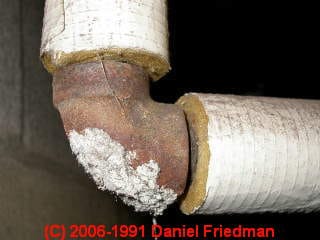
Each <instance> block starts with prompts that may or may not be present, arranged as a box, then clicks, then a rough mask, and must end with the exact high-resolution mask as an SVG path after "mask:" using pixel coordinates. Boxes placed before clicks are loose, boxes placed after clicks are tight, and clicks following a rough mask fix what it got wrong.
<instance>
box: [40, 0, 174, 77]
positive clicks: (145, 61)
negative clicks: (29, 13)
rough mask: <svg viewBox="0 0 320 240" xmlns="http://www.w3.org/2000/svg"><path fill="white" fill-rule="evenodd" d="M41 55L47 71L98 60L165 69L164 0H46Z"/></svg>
mask: <svg viewBox="0 0 320 240" xmlns="http://www.w3.org/2000/svg"><path fill="white" fill-rule="evenodd" d="M41 57H42V60H43V62H44V65H45V66H46V68H47V69H48V70H49V71H50V72H54V71H55V70H56V69H57V68H60V67H63V66H65V65H68V64H71V63H77V62H88V61H95V60H99V59H100V58H104V59H111V60H119V61H125V62H130V63H134V64H137V65H140V66H142V67H144V68H145V69H146V70H147V71H148V72H149V74H150V76H151V77H152V78H153V79H155V80H156V79H158V78H160V77H162V76H163V75H164V74H165V73H167V72H168V71H169V68H170V66H169V53H168V23H167V5H166V1H165V0H131V1H128V0H90V1H88V0H46V5H45V13H44V20H43V30H42V43H41Z"/></svg>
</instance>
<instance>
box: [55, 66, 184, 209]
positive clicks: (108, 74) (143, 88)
mask: <svg viewBox="0 0 320 240" xmlns="http://www.w3.org/2000/svg"><path fill="white" fill-rule="evenodd" d="M53 101H54V105H55V107H56V108H57V109H58V110H59V112H60V115H61V118H62V121H63V125H64V128H65V131H66V133H67V135H68V136H69V139H70V134H71V133H72V132H76V133H77V134H78V136H80V135H81V136H84V135H85V131H86V129H99V130H102V131H103V132H104V133H105V134H106V136H107V137H108V139H111V140H112V141H114V142H116V144H118V145H112V146H121V147H122V148H123V149H124V150H125V152H130V153H134V155H132V157H131V158H130V161H129V162H130V163H129V165H130V166H129V167H130V169H131V168H132V169H131V170H130V171H131V172H134V171H137V170H138V171H140V170H141V169H142V167H141V166H144V165H145V164H148V163H150V161H153V162H154V163H156V164H157V166H158V170H157V177H156V185H157V186H158V190H159V191H160V190H161V189H162V190H164V189H170V190H172V192H171V193H172V194H174V195H175V198H176V197H177V196H179V195H181V194H182V193H183V191H184V189H185V184H186V178H187V172H188V157H189V150H188V149H189V143H188V131H187V126H186V120H185V117H184V114H183V111H182V110H181V109H180V108H179V107H178V106H176V105H173V104H163V103H158V102H155V101H153V100H152V99H151V97H150V94H149V77H148V75H147V73H146V72H145V71H144V69H143V68H141V67H139V66H136V65H132V64H128V63H122V62H116V61H96V62H89V63H81V64H73V65H69V66H66V67H63V68H61V69H60V70H58V71H56V72H55V73H54V76H53ZM74 144H75V143H74ZM80 145H81V144H80ZM78 147H79V146H78ZM71 148H72V142H71ZM81 148H84V146H80V148H77V150H75V151H73V152H74V153H75V154H76V155H77V157H78V160H79V158H80V157H81V156H82V157H87V156H83V155H84V153H83V152H81ZM122 148H121V149H122ZM72 150H74V149H72ZM97 151H99V150H97V149H95V150H93V152H97ZM81 154H82V155H81ZM90 154H91V155H90V156H92V151H91V152H90ZM111 154H112V153H111ZM87 158H88V157H87ZM102 158H103V157H102ZM103 159H104V160H106V161H108V159H107V158H103ZM88 161H90V160H88ZM99 161H101V160H99ZM80 163H81V161H80ZM92 164H95V163H92ZM92 164H91V167H92ZM96 164H99V162H98V163H96ZM87 166H89V167H90V163H87ZM87 170H88V169H87ZM147 171H148V170H147ZM87 172H89V173H90V171H87ZM101 174H107V175H108V174H110V173H108V172H105V173H101ZM124 174H126V173H124ZM129 175H130V174H129ZM110 176H111V175H110ZM117 176H118V175H117ZM118 177H119V178H121V176H118ZM97 178H98V177H97ZM93 179H94V180H95V181H96V182H97V181H98V182H99V181H109V180H108V176H105V177H104V178H103V179H101V178H99V179H98V180H97V179H95V177H94V176H93ZM125 181H127V182H130V181H131V180H130V177H127V178H126V179H125ZM132 181H137V183H136V184H139V183H138V182H139V181H138V180H137V179H136V178H134V179H132ZM125 184H128V183H125ZM134 186H135V185H133V187H134ZM133 187H132V188H133ZM102 188H103V187H102ZM118 188H119V186H118ZM106 189H108V187H107V188H106ZM108 190H112V191H113V190H114V191H115V192H116V193H117V194H119V195H120V196H122V195H126V193H125V192H123V191H122V192H121V191H120V192H119V191H118V192H117V187H114V188H112V189H108ZM141 191H144V190H141ZM146 191H147V190H146ZM150 194H151V195H152V194H156V193H154V192H153V193H152V192H150V193H149V195H150ZM128 195H129V196H123V197H124V198H126V199H127V200H128V199H129V200H130V199H131V198H137V199H135V200H136V201H138V202H139V203H141V201H145V203H144V204H145V205H146V204H148V202H151V203H150V205H152V204H153V205H154V207H151V209H148V206H140V207H139V208H137V207H136V206H135V207H136V210H137V211H140V210H141V211H150V212H151V213H153V214H155V215H157V214H161V213H162V210H163V209H160V210H159V209H156V208H157V207H156V206H159V204H161V203H159V202H156V200H154V199H153V200H152V201H151V200H150V199H145V200H143V199H142V200H141V198H142V197H143V198H146V196H145V195H143V193H137V194H136V195H134V196H131V193H130V194H128ZM164 197H165V198H168V196H165V195H164ZM139 198H140V199H139ZM158 198H159V201H160V202H161V201H164V200H163V199H160V197H158ZM131 200H132V199H131ZM129 202H130V201H129ZM129 205H136V204H135V201H133V202H131V203H129Z"/></svg>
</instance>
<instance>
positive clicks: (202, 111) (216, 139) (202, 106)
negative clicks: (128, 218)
mask: <svg viewBox="0 0 320 240" xmlns="http://www.w3.org/2000/svg"><path fill="white" fill-rule="evenodd" d="M178 104H179V105H180V106H181V107H182V108H183V109H184V111H185V113H186V116H187V120H188V124H189V129H190V135H191V148H192V149H191V151H192V156H191V158H192V160H191V161H192V163H191V165H192V169H191V172H192V173H191V186H190V187H189V189H188V190H187V192H186V196H185V198H184V199H183V200H182V203H181V210H182V211H183V212H184V213H186V214H221V213H255V212H292V211H304V212H309V211H313V210H319V209H320V101H316V100H298V99H277V98H265V97H242V96H233V95H214V94H188V95H185V96H183V97H182V98H180V100H179V101H178Z"/></svg>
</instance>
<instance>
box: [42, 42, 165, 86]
mask: <svg viewBox="0 0 320 240" xmlns="http://www.w3.org/2000/svg"><path fill="white" fill-rule="evenodd" d="M41 60H42V62H43V65H44V66H45V68H46V69H47V70H48V72H50V73H54V72H55V71H56V70H58V69H59V68H61V67H64V66H68V65H71V64H75V63H86V62H92V61H99V60H114V61H120V62H127V63H131V64H135V65H138V66H141V67H143V68H144V69H145V70H146V71H147V72H148V73H149V75H150V77H151V78H152V79H153V80H154V81H156V80H159V79H160V78H162V77H163V76H164V75H166V74H167V73H168V72H169V71H170V69H171V67H170V63H169V62H168V61H167V60H166V59H165V57H162V56H160V55H157V54H154V53H150V52H148V51H145V50H143V49H123V48H108V49H99V50H82V51H76V52H70V53H65V52H63V51H59V52H52V51H51V52H43V53H42V54H41Z"/></svg>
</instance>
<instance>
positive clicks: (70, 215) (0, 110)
mask: <svg viewBox="0 0 320 240" xmlns="http://www.w3.org/2000/svg"><path fill="white" fill-rule="evenodd" d="M43 4H44V1H43V0H21V1H19V0H0V239H10V240H15V239H17V240H18V239H19V240H21V239H25V240H29V239H30V240H31V239H32V240H34V239H42V234H43V227H44V225H46V224H50V223H65V224H72V223H105V224H107V225H109V226H111V225H113V224H117V223H139V222H141V221H150V220H149V218H142V217H141V216H138V215H136V214H133V212H132V211H131V210H130V209H128V208H126V207H125V206H123V205H122V204H121V202H120V201H118V202H116V201H115V200H114V198H113V197H111V196H110V195H109V194H108V193H104V192H100V191H98V190H96V187H95V185H94V183H93V182H92V181H91V180H90V179H89V178H88V177H87V176H86V175H85V174H84V171H83V169H82V168H80V167H79V166H78V165H77V163H76V161H75V159H74V157H73V156H72V155H71V152H70V149H69V146H68V143H67V141H66V137H65V135H64V132H63V128H62V123H61V121H60V119H59V115H58V113H57V111H56V110H55V109H54V108H53V105H52V95H51V77H50V75H49V74H48V73H47V72H46V71H45V70H44V69H43V67H42V65H41V63H40V61H39V57H38V55H39V46H40V36H41V34H40V32H41V27H42V14H43ZM129 215H130V216H131V217H129Z"/></svg>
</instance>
